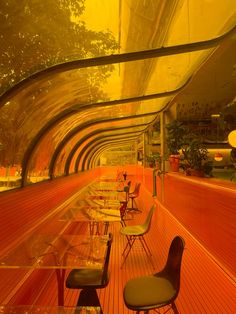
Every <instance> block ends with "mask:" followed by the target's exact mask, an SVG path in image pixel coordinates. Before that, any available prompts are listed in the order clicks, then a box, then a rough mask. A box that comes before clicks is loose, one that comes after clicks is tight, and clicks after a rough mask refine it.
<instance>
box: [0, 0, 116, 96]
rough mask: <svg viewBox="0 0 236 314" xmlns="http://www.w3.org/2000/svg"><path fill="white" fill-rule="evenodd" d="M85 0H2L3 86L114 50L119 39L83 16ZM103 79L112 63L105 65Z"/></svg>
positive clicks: (100, 73) (0, 66)
mask: <svg viewBox="0 0 236 314" xmlns="http://www.w3.org/2000/svg"><path fill="white" fill-rule="evenodd" d="M84 9H85V0H47V1H40V0H36V1H26V0H22V1H21V3H20V5H19V1H18V0H11V1H2V3H1V14H0V25H1V28H0V32H1V33H0V35H1V36H0V56H1V64H0V73H1V79H2V82H1V89H2V90H3V91H4V90H7V89H9V87H11V86H12V85H14V84H16V83H17V82H18V81H20V80H21V79H23V78H25V77H27V76H29V75H31V74H33V73H35V72H38V71H40V70H43V69H45V68H47V67H50V66H52V65H55V64H59V63H64V62H67V61H72V60H78V59H83V58H91V57H95V56H103V55H108V54H112V53H114V52H116V51H117V49H118V47H119V46H118V43H117V42H116V40H115V38H114V36H113V35H112V34H111V32H109V31H99V32H96V31H93V30H89V29H88V28H87V27H86V24H85V23H84V22H83V21H81V20H79V16H80V15H81V14H82V13H83V11H84ZM101 68H102V71H93V72H94V73H96V74H97V76H96V77H97V79H96V80H94V81H99V82H101V80H102V79H104V78H106V75H105V77H104V74H106V73H108V72H110V71H111V69H112V65H109V66H104V67H101Z"/></svg>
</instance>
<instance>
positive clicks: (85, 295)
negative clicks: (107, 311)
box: [66, 233, 113, 313]
mask: <svg viewBox="0 0 236 314" xmlns="http://www.w3.org/2000/svg"><path fill="white" fill-rule="evenodd" d="M112 240H113V236H112V234H111V233H110V234H109V239H108V241H107V249H106V255H105V260H104V265H103V268H102V269H90V268H84V269H73V270H72V271H71V272H70V273H69V275H68V277H67V279H66V287H67V288H69V289H82V290H81V292H80V294H79V299H78V302H77V306H94V307H100V309H101V310H100V313H103V312H102V308H101V304H100V301H99V298H98V295H97V291H96V289H102V288H105V287H106V286H107V285H108V283H109V272H108V266H109V260H110V252H111V244H112Z"/></svg>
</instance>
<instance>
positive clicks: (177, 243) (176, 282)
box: [158, 236, 185, 298]
mask: <svg viewBox="0 0 236 314" xmlns="http://www.w3.org/2000/svg"><path fill="white" fill-rule="evenodd" d="M184 247H185V241H184V239H183V238H182V237H180V236H176V237H175V238H174V239H173V240H172V242H171V245H170V248H169V254H168V258H167V262H166V265H165V267H164V269H163V270H162V271H161V272H160V273H158V275H160V274H163V275H164V276H167V277H168V279H169V280H170V281H171V282H172V285H173V287H174V288H175V290H176V295H175V298H176V297H177V295H178V293H179V289H180V270H181V262H182V256H183V251H184Z"/></svg>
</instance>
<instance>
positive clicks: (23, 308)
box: [0, 305, 101, 314]
mask: <svg viewBox="0 0 236 314" xmlns="http://www.w3.org/2000/svg"><path fill="white" fill-rule="evenodd" d="M100 313H101V310H100V308H99V307H93V306H78V307H65V306H41V305H0V314H100Z"/></svg>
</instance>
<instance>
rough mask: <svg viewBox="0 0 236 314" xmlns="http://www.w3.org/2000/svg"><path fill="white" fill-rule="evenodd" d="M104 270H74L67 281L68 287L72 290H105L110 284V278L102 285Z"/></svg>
mask: <svg viewBox="0 0 236 314" xmlns="http://www.w3.org/2000/svg"><path fill="white" fill-rule="evenodd" d="M102 275H103V270H102V269H86V268H85V269H73V270H72V271H71V272H70V273H69V275H68V277H67V279H66V287H67V288H72V289H83V288H94V289H97V288H104V287H105V286H106V285H107V284H108V281H109V280H108V277H107V278H106V280H105V282H103V283H102Z"/></svg>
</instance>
